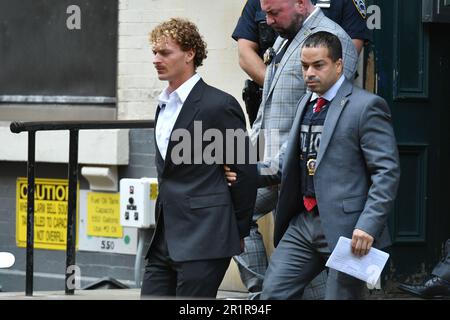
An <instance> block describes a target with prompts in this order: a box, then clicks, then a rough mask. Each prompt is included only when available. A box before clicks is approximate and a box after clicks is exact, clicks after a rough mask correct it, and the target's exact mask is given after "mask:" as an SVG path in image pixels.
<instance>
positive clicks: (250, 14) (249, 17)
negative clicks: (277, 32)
mask: <svg viewBox="0 0 450 320" xmlns="http://www.w3.org/2000/svg"><path fill="white" fill-rule="evenodd" d="M259 1H260V0H248V1H247V3H246V4H245V6H244V9H243V10H242V14H241V16H240V18H239V20H238V22H237V25H236V28H235V29H234V31H233V34H232V35H231V37H232V38H233V39H234V40H236V41H237V40H239V39H247V40H249V41H252V42H255V43H259V40H260V39H259V27H258V26H259V24H260V23H261V22H265V21H266V13H265V12H264V11H262V9H261V4H260V2H259ZM275 38H276V37H274V39H273V41H275ZM272 44H273V42H272V43H271V44H270V45H269V46H271V45H272ZM263 51H265V50H260V52H259V54H260V56H262V55H263V54H264V52H263Z"/></svg>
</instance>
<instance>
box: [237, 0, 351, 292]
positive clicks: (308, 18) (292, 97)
mask: <svg viewBox="0 0 450 320" xmlns="http://www.w3.org/2000/svg"><path fill="white" fill-rule="evenodd" d="M261 7H262V9H263V10H264V11H265V12H266V14H267V16H266V17H267V24H268V25H269V26H271V27H272V28H273V29H275V31H277V32H278V34H279V35H280V37H278V39H277V40H276V41H275V44H274V46H273V49H272V51H269V52H268V53H267V54H266V57H265V58H266V59H265V62H266V64H267V69H266V74H265V78H264V79H265V80H264V87H263V88H264V89H263V97H262V103H261V106H260V108H259V111H258V115H257V118H256V120H255V122H254V124H253V126H252V130H251V132H250V134H251V138H252V142H253V143H254V144H255V143H256V141H257V139H258V136H260V138H261V139H264V156H263V157H262V160H264V162H266V163H270V164H271V166H272V167H275V168H278V166H277V163H278V162H279V150H280V146H281V145H282V144H283V143H284V142H285V141H286V140H287V138H288V134H289V130H290V129H291V127H292V121H293V120H294V116H295V112H296V110H297V103H298V101H299V99H300V98H301V97H302V96H303V95H304V94H305V92H306V87H305V83H304V81H303V78H302V75H301V72H299V71H300V67H301V64H300V48H301V44H302V43H303V41H305V39H306V38H307V37H308V36H309V35H310V34H313V33H316V32H319V31H328V32H331V33H333V34H335V35H337V36H338V37H339V39H340V40H341V42H342V47H343V55H344V57H343V61H344V74H345V76H346V77H347V78H348V79H353V77H354V74H355V71H356V63H357V60H358V55H357V52H356V49H355V46H354V44H353V42H352V39H351V38H350V37H349V36H348V35H347V33H346V32H345V31H344V30H343V29H342V28H341V27H340V26H339V25H338V24H336V23H335V22H333V21H332V20H330V19H328V18H327V17H326V16H325V15H324V14H323V12H322V11H321V9H320V8H318V7H317V8H316V7H314V5H312V3H311V1H310V0H261ZM270 52H272V53H270ZM277 199H278V187H277V186H272V187H267V188H260V189H258V196H257V199H256V205H255V210H254V214H253V221H254V222H253V225H252V229H251V230H250V236H249V237H247V238H245V247H246V249H245V250H246V252H244V254H241V255H240V256H238V257H235V259H237V260H238V263H239V264H240V265H246V266H248V268H249V270H250V271H252V272H254V273H255V274H257V275H258V276H259V275H260V274H262V275H261V276H260V282H261V283H260V284H254V285H253V286H254V287H255V290H257V288H256V287H258V286H259V288H261V285H262V279H263V275H264V272H265V269H266V268H267V262H266V261H267V260H266V259H263V258H265V257H260V255H261V252H262V254H264V250H262V251H261V250H252V248H255V247H256V248H258V247H264V244H263V241H262V238H261V235H260V234H259V232H258V228H257V224H256V221H257V220H258V219H259V218H261V217H262V216H264V215H265V214H267V213H269V212H271V211H273V210H274V209H275V207H276V205H277ZM258 240H259V241H258ZM247 251H248V252H247ZM255 251H256V252H255ZM257 254H258V255H257ZM240 260H242V261H240ZM324 282H325V275H324V274H322V275H321V277H318V279H316V280H315V281H313V285H312V286H311V287H310V288H311V289H312V290H307V294H305V296H306V298H313V299H318V298H321V297H323V287H324Z"/></svg>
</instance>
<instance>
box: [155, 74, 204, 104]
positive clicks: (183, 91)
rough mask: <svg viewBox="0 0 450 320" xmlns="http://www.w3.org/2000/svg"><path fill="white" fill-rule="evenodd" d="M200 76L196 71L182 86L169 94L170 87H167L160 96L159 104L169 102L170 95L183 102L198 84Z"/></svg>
mask: <svg viewBox="0 0 450 320" xmlns="http://www.w3.org/2000/svg"><path fill="white" fill-rule="evenodd" d="M200 79H201V78H200V76H199V75H198V74H197V73H195V74H194V75H193V76H192V77H190V78H189V79H188V80H187V81H185V82H184V83H183V84H182V85H181V86H179V87H178V89H177V90H175V91H173V92H171V93H170V94H169V88H168V87H167V88H165V89H164V90H163V91H162V92H161V94H160V95H159V97H158V100H159V104H160V105H162V104H167V102H168V101H169V99H170V96H172V95H174V96H176V97H178V99H180V101H181V103H182V104H183V103H184V102H185V101H186V99H187V97H188V96H189V93H191V91H192V89H193V88H194V86H195V85H196V84H197V82H198V81H199V80H200Z"/></svg>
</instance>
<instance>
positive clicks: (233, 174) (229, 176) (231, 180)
mask: <svg viewBox="0 0 450 320" xmlns="http://www.w3.org/2000/svg"><path fill="white" fill-rule="evenodd" d="M223 169H224V171H225V178H226V179H227V181H228V186H231V185H232V184H233V183H235V182H236V180H237V174H236V172H233V171H231V169H230V167H228V166H227V165H224V166H223Z"/></svg>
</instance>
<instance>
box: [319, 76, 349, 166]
mask: <svg viewBox="0 0 450 320" xmlns="http://www.w3.org/2000/svg"><path fill="white" fill-rule="evenodd" d="M352 89H353V87H352V84H351V83H350V82H348V80H345V81H344V82H343V83H342V86H341V88H340V89H339V91H338V93H337V94H336V97H334V99H333V101H331V103H330V106H329V109H328V113H327V116H326V118H325V123H324V125H323V132H322V138H321V141H320V147H319V152H318V154H317V165H316V168H318V167H319V165H320V162H321V160H322V158H323V155H324V154H325V152H326V150H327V148H328V145H329V143H330V140H331V137H332V136H333V132H334V129H335V128H336V124H337V122H338V120H339V117H340V115H341V113H342V110H344V108H345V106H346V105H347V103H348V100H349V99H348V96H349V95H350V94H351V93H352Z"/></svg>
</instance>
